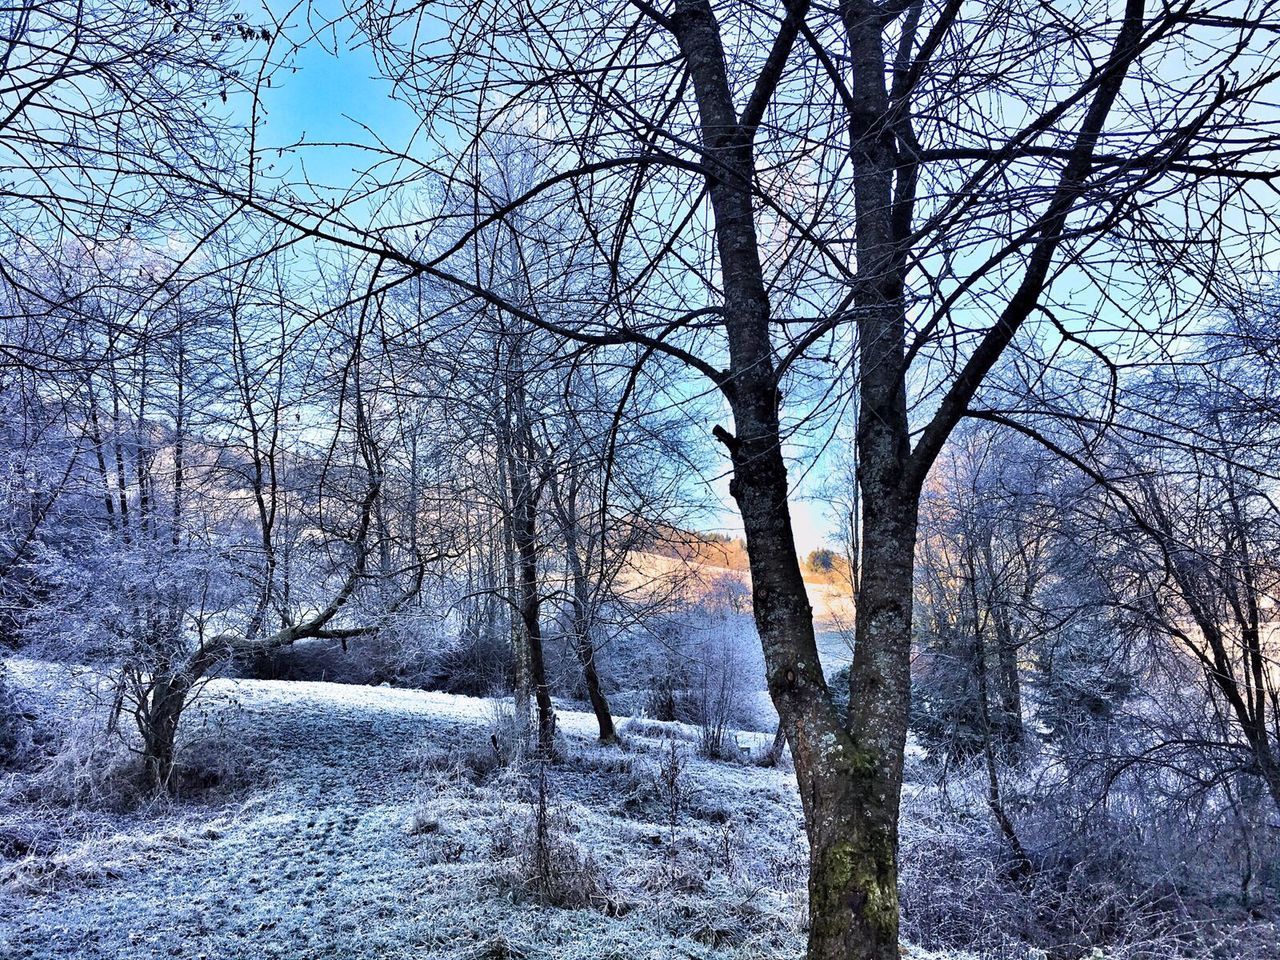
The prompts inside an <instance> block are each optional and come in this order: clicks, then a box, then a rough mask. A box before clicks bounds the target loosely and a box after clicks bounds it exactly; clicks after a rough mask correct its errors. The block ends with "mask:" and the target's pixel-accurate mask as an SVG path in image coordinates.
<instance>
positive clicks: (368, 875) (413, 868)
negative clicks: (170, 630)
mask: <svg viewBox="0 0 1280 960" xmlns="http://www.w3.org/2000/svg"><path fill="white" fill-rule="evenodd" d="M11 676H12V677H13V679H14V680H16V681H17V682H18V684H19V685H20V686H21V687H23V688H24V689H25V691H26V693H27V695H28V696H29V697H31V698H33V699H35V700H39V702H40V707H39V709H40V710H41V711H49V712H57V711H66V712H67V713H71V712H74V711H73V710H72V707H74V704H75V701H76V700H77V698H78V697H79V696H80V695H81V694H80V693H78V691H79V689H80V687H79V685H77V684H74V683H66V682H64V681H63V680H62V679H60V677H61V675H60V674H57V672H56V671H55V670H54V669H53V668H48V667H43V666H41V665H35V664H30V663H16V664H13V665H11ZM54 691H57V694H58V695H57V696H55V695H54ZM508 719H509V716H508V715H507V712H506V711H505V710H504V709H503V708H502V707H501V706H500V705H497V706H495V702H493V701H486V700H478V699H472V698H467V697H457V696H449V695H444V694H437V693H427V692H420V691H413V690H400V689H392V688H371V687H359V686H352V685H338V684H328V683H298V682H270V681H247V680H218V681H215V682H213V683H212V684H211V685H210V686H209V687H208V688H207V689H206V690H205V691H204V693H203V694H202V696H201V699H200V701H199V702H198V704H197V705H196V706H195V707H193V708H192V712H191V714H190V715H189V717H188V718H187V720H185V721H184V722H185V723H188V724H189V726H188V727H187V729H188V731H189V733H188V740H187V746H186V757H187V762H188V764H189V770H188V784H189V785H188V787H187V790H186V793H187V796H186V797H185V798H182V799H179V800H177V801H170V802H166V803H165V804H164V805H162V806H151V807H148V808H142V809H138V808H134V809H131V810H127V811H125V812H120V811H117V812H104V811H103V810H102V809H101V808H100V807H99V808H98V809H93V808H92V807H85V806H82V807H80V808H78V809H77V808H67V807H64V806H54V805H50V804H48V803H44V804H41V803H39V802H36V801H35V800H33V798H32V796H31V794H30V791H28V793H27V794H26V795H25V796H24V795H23V793H22V789H20V788H21V787H22V786H23V785H22V784H16V783H14V782H11V783H10V784H9V785H8V790H7V791H6V792H7V793H8V794H9V800H8V801H7V802H6V805H5V808H4V809H3V810H0V849H2V852H3V854H4V859H3V861H0V865H2V870H3V874H2V876H3V896H2V899H0V956H3V957H4V958H5V960H10V958H12V960H17V958H52V957H77V958H90V957H94V958H96V957H102V958H113V960H115V958H119V960H123V958H129V960H145V958H153V957H154V958H159V957H191V958H209V960H216V958H240V957H244V958H249V957H253V958H260V957H264V956H267V957H271V956H281V957H296V958H322V957H334V958H337V957H342V958H361V957H370V958H372V957H378V958H397V957H442V958H459V960H461V958H481V957H493V958H498V957H529V958H538V957H548V958H551V957H555V958H563V960H573V958H584V960H585V958H593V960H608V958H618V960H622V958H650V957H653V958H667V957H723V958H731V957H744V958H745V957H775V956H776V957H796V956H799V955H800V953H801V952H802V946H803V939H804V929H803V928H804V909H805V907H804V873H805V863H806V848H805V844H804V838H803V833H802V825H801V818H800V809H799V802H798V799H797V795H796V785H795V781H794V777H793V775H792V774H791V773H790V772H789V771H787V770H780V769H770V768H763V767H760V766H755V765H752V764H750V763H747V762H725V761H710V760H706V759H703V758H701V757H699V756H698V753H697V749H696V744H695V743H694V742H693V740H694V738H695V737H696V731H695V730H693V729H691V728H687V727H681V726H679V725H676V724H658V723H653V722H649V721H644V722H639V721H633V722H631V723H624V725H623V735H624V738H625V740H624V743H625V746H624V748H623V749H618V748H611V747H602V746H599V745H597V744H595V743H594V742H593V739H592V729H593V727H592V720H591V718H590V717H589V716H587V715H584V714H580V713H574V712H570V711H561V712H560V713H559V729H560V733H561V741H562V746H561V749H560V755H559V757H558V758H557V759H556V760H555V761H554V762H553V763H551V764H550V765H549V766H548V767H547V769H546V772H545V794H546V796H547V797H548V803H547V809H548V811H549V816H548V818H547V822H548V823H549V834H550V839H551V843H550V846H551V849H552V855H553V858H554V860H553V863H552V866H553V868H554V869H556V870H559V871H561V873H562V874H567V875H566V876H561V877H560V878H559V880H558V882H559V883H561V884H562V885H563V886H565V887H566V889H567V893H566V894H565V896H564V899H565V900H566V901H567V902H570V903H571V905H570V906H569V907H556V906H550V905H547V904H545V903H544V902H541V901H543V900H545V899H546V898H545V897H542V896H539V895H538V891H537V890H535V889H534V886H535V882H534V881H535V879H536V878H532V877H531V875H530V873H531V871H530V867H529V863H530V859H529V850H530V840H529V837H530V836H531V835H532V833H533V830H534V826H535V820H536V815H537V809H538V804H537V803H536V800H537V797H538V782H539V776H538V771H537V765H536V764H534V763H532V762H529V761H528V760H524V761H519V760H517V761H515V762H504V761H506V760H507V759H508V758H506V757H504V756H502V754H503V753H504V752H505V749H506V748H505V744H504V743H503V741H502V738H503V737H505V736H506V730H505V729H504V727H505V725H506V723H507V721H508ZM759 740H760V737H759V735H756V736H754V737H751V736H747V735H744V736H743V737H742V746H743V748H744V752H748V751H749V750H750V749H752V748H755V747H758V743H759ZM193 771H194V772H193ZM62 775H63V776H64V777H70V778H72V779H74V777H75V776H76V771H74V770H71V771H66V770H64V771H63V772H62ZM201 776H203V778H204V779H203V781H202V780H201ZM672 785H674V787H673V786H672ZM673 789H674V791H675V793H676V794H678V796H676V797H675V800H676V811H675V814H674V817H673V815H672V799H673ZM673 821H674V824H673ZM673 827H674V828H673Z"/></svg>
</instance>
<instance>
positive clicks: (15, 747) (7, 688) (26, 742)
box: [0, 663, 36, 767]
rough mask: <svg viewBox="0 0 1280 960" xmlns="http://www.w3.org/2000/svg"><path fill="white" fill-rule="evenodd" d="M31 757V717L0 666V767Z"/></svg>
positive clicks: (14, 764) (33, 745)
mask: <svg viewBox="0 0 1280 960" xmlns="http://www.w3.org/2000/svg"><path fill="white" fill-rule="evenodd" d="M35 753H36V749H35V717H34V715H32V714H31V713H29V712H28V711H27V709H26V706H25V704H24V703H23V702H22V699H21V697H19V695H18V692H17V691H16V690H15V689H14V688H13V686H12V684H10V683H9V677H8V672H7V670H6V669H5V666H4V664H3V663H0V767H17V766H21V765H23V764H25V763H27V762H28V761H29V760H30V759H31V758H32V757H33V756H34V755H35Z"/></svg>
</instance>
